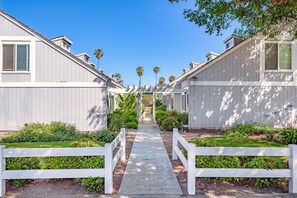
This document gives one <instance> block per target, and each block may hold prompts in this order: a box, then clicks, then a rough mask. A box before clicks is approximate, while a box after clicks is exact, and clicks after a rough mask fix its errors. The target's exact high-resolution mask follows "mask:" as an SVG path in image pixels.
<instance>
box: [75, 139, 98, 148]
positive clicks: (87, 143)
mask: <svg viewBox="0 0 297 198" xmlns="http://www.w3.org/2000/svg"><path fill="white" fill-rule="evenodd" d="M71 146H72V147H97V146H101V145H100V144H99V143H98V142H97V141H96V139H91V138H81V139H79V140H75V141H73V142H72V143H71Z"/></svg>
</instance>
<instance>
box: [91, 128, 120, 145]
mask: <svg viewBox="0 0 297 198" xmlns="http://www.w3.org/2000/svg"><path fill="white" fill-rule="evenodd" d="M117 135H118V133H116V132H112V131H108V130H103V131H97V132H96V133H95V134H94V136H95V138H96V140H97V141H102V142H112V141H113V140H114V139H115V138H116V137H117Z"/></svg>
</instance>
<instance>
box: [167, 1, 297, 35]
mask: <svg viewBox="0 0 297 198" xmlns="http://www.w3.org/2000/svg"><path fill="white" fill-rule="evenodd" d="M169 1H170V2H172V3H173V2H180V1H187V0H169ZM184 17H185V18H186V19H188V20H189V21H191V22H194V23H195V24H196V25H198V26H205V28H206V33H208V34H216V35H221V34H222V31H223V30H225V29H228V28H230V26H231V24H232V23H233V22H235V21H237V22H239V23H240V27H239V28H236V29H235V30H234V33H235V34H237V35H239V36H242V37H244V38H247V37H249V36H252V35H254V34H256V33H257V32H261V33H262V34H264V35H268V36H275V35H276V34H278V33H279V30H277V29H275V28H272V27H274V26H275V25H278V24H280V23H282V22H288V23H290V24H292V25H295V28H294V30H293V31H294V32H293V34H294V35H295V37H296V36H297V26H296V23H297V0H195V9H186V10H185V11H184Z"/></svg>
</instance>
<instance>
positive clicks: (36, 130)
mask: <svg viewBox="0 0 297 198" xmlns="http://www.w3.org/2000/svg"><path fill="white" fill-rule="evenodd" d="M78 136H79V133H78V131H77V129H76V128H75V127H74V126H73V125H70V124H67V123H63V122H51V123H50V124H41V123H33V124H28V125H26V126H24V127H23V128H22V129H20V130H19V131H17V132H16V133H14V134H12V135H9V136H7V137H4V138H2V139H1V142H2V143H16V142H57V141H72V140H74V139H76V138H77V137H78Z"/></svg>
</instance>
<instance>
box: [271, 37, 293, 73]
mask: <svg viewBox="0 0 297 198" xmlns="http://www.w3.org/2000/svg"><path fill="white" fill-rule="evenodd" d="M290 69H292V45H291V44H288V43H266V44H265V70H290Z"/></svg>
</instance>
